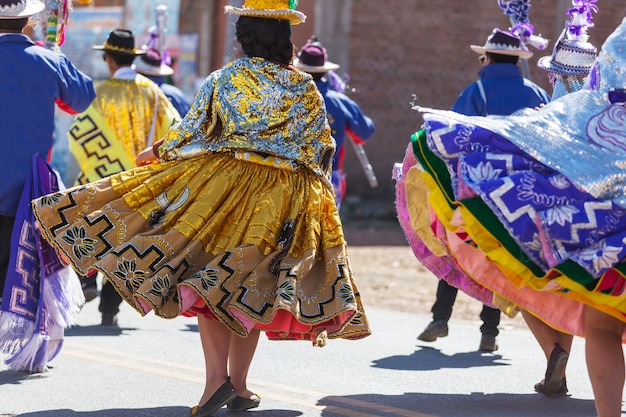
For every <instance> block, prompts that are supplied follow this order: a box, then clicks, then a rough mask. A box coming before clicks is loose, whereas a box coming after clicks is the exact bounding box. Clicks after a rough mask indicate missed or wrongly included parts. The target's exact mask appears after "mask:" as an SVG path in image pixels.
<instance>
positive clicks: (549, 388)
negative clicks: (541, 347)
mask: <svg viewBox="0 0 626 417" xmlns="http://www.w3.org/2000/svg"><path fill="white" fill-rule="evenodd" d="M568 358H569V354H568V353H567V352H566V351H565V349H563V348H562V347H561V346H560V345H559V344H558V343H555V344H554V349H552V352H551V353H550V358H549V359H548V367H547V369H546V374H545V377H544V379H543V385H544V394H545V395H555V394H557V393H558V392H559V391H561V390H562V385H563V381H562V378H561V375H563V372H564V371H565V367H566V366H567V360H568Z"/></svg>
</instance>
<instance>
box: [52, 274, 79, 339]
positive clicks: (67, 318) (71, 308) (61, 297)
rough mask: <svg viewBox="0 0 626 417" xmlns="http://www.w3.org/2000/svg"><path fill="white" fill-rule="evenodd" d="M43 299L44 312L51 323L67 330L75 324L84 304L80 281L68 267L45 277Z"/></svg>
mask: <svg viewBox="0 0 626 417" xmlns="http://www.w3.org/2000/svg"><path fill="white" fill-rule="evenodd" d="M43 297H44V306H45V308H46V312H47V313H48V315H49V319H50V320H51V323H49V325H52V323H54V324H56V325H58V326H60V327H62V328H68V327H71V326H73V325H74V324H75V323H76V318H77V317H78V313H79V312H80V308H81V306H82V305H83V304H85V296H84V295H83V290H82V287H81V284H80V279H79V278H78V276H77V275H76V273H75V272H74V270H72V269H71V268H69V267H65V268H63V269H61V270H59V271H57V272H55V273H53V274H50V275H49V276H47V277H46V279H45V280H44V284H43Z"/></svg>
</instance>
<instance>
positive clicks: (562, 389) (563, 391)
mask: <svg viewBox="0 0 626 417" xmlns="http://www.w3.org/2000/svg"><path fill="white" fill-rule="evenodd" d="M535 391H536V392H538V393H540V394H543V395H545V396H546V397H563V396H565V395H567V392H568V390H567V379H566V378H562V379H561V385H560V386H559V389H558V390H556V391H546V386H545V384H544V381H541V382H537V383H536V384H535Z"/></svg>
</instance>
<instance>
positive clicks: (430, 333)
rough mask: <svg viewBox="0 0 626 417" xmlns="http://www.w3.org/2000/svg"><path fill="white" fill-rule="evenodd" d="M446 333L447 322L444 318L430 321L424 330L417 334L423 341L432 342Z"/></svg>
mask: <svg viewBox="0 0 626 417" xmlns="http://www.w3.org/2000/svg"><path fill="white" fill-rule="evenodd" d="M447 335H448V322H447V321H445V320H434V321H431V322H430V323H429V324H428V326H426V328H425V329H424V331H423V332H422V333H421V334H420V335H419V336H417V338H418V339H419V340H422V341H424V342H434V341H435V340H437V338H438V337H446V336H447Z"/></svg>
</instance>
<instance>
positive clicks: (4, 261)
mask: <svg viewBox="0 0 626 417" xmlns="http://www.w3.org/2000/svg"><path fill="white" fill-rule="evenodd" d="M14 224H15V217H10V216H3V215H1V214H0V298H2V293H3V291H4V283H5V282H6V279H7V270H8V269H9V260H10V256H11V233H12V232H13V225H14Z"/></svg>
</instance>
